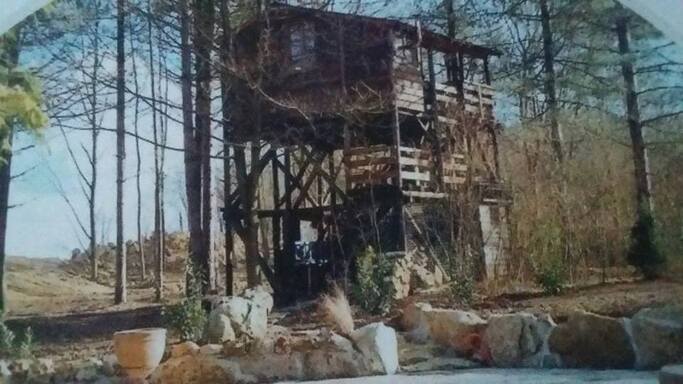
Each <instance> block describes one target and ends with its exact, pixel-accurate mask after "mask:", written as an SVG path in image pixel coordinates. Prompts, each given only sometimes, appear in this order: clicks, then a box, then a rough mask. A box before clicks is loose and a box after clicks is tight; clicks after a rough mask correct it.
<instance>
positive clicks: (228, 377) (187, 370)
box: [150, 354, 236, 384]
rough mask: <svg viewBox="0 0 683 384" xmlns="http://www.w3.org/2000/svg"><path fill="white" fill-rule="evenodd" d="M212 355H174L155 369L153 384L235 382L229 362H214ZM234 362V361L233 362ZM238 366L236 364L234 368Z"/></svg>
mask: <svg viewBox="0 0 683 384" xmlns="http://www.w3.org/2000/svg"><path fill="white" fill-rule="evenodd" d="M215 360H216V359H215V358H214V357H212V356H203V355H199V354H197V355H184V356H180V357H172V358H170V359H168V360H167V361H165V362H164V363H163V364H161V365H160V366H159V367H158V368H157V369H155V370H154V372H153V373H152V375H151V376H150V383H153V384H202V383H220V382H225V383H233V382H234V381H233V378H234V375H233V370H231V369H230V368H228V367H227V366H228V364H227V363H226V364H218V363H216V364H212V363H213V362H214V361H215ZM233 364H234V363H233ZM235 367H236V364H234V366H233V368H235Z"/></svg>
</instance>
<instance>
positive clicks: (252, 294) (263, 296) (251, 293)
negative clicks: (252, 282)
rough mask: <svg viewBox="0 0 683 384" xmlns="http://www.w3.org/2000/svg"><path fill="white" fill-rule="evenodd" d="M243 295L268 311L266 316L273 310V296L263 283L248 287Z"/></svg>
mask: <svg viewBox="0 0 683 384" xmlns="http://www.w3.org/2000/svg"><path fill="white" fill-rule="evenodd" d="M242 297H243V298H245V299H247V300H251V302H252V303H253V304H254V305H255V306H257V307H260V308H262V309H264V310H265V311H266V316H267V315H269V314H270V313H271V312H272V311H273V303H274V302H273V296H272V295H271V294H270V292H268V291H267V290H266V288H265V287H263V286H262V285H259V286H256V287H254V288H248V289H246V290H245V291H244V292H243V293H242Z"/></svg>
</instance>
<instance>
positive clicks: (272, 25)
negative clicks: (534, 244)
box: [225, 5, 507, 295]
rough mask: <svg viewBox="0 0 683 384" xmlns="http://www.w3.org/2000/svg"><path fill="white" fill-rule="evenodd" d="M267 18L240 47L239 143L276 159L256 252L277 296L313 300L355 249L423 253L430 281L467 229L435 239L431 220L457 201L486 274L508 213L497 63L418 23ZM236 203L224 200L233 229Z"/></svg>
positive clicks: (291, 14) (242, 34)
mask: <svg viewBox="0 0 683 384" xmlns="http://www.w3.org/2000/svg"><path fill="white" fill-rule="evenodd" d="M264 19H265V20H263V19H262V20H253V21H251V22H249V23H246V24H245V25H244V26H243V27H242V28H241V29H240V31H239V32H238V33H237V34H236V36H235V52H236V54H235V57H236V60H235V63H234V64H233V65H234V66H235V68H236V72H237V73H238V74H240V75H239V76H237V77H238V79H236V80H235V81H234V84H233V88H232V100H233V105H234V111H233V126H234V131H233V139H234V140H238V141H241V142H244V143H250V145H260V146H261V147H263V150H262V153H266V155H264V158H265V156H270V157H269V158H268V161H270V162H271V164H270V166H269V167H268V168H266V170H265V171H264V173H263V174H262V175H260V176H261V177H262V179H263V182H262V183H261V184H260V185H261V187H262V191H267V193H268V194H272V195H273V196H272V199H270V201H267V200H268V199H265V200H263V199H262V203H261V206H260V209H259V211H258V215H259V217H260V218H262V219H264V220H271V222H270V224H269V227H270V231H271V236H272V238H271V239H265V238H263V236H262V238H261V241H265V242H267V243H269V244H268V247H266V248H269V249H271V251H270V252H271V255H263V256H264V259H269V260H270V265H271V266H272V267H273V269H274V270H273V273H272V275H273V276H276V279H277V276H279V277H280V278H279V280H278V281H279V283H278V284H279V287H280V289H281V290H286V291H289V292H290V293H292V292H302V291H303V292H309V293H314V292H315V291H316V290H317V289H319V288H320V287H321V286H322V285H323V284H324V280H325V279H326V278H329V277H335V276H338V275H339V274H340V271H344V272H348V270H349V269H353V256H352V255H353V254H355V253H357V252H358V248H359V247H360V246H361V244H364V245H366V244H372V245H374V247H375V248H380V250H381V252H382V253H384V254H388V255H393V257H396V258H397V260H400V259H401V258H407V257H417V256H416V255H417V254H418V253H420V254H421V257H422V258H423V259H425V260H427V261H424V262H422V264H424V265H423V267H425V268H426V269H431V270H432V272H434V273H437V272H438V271H436V269H440V268H443V267H441V266H440V265H439V261H438V260H439V257H437V256H438V254H439V253H443V252H448V251H449V248H453V249H454V248H455V247H456V244H453V243H449V242H457V234H456V233H454V232H458V231H457V230H456V228H459V227H461V226H462V225H464V223H452V222H449V223H447V224H446V225H441V224H439V225H436V224H435V225H434V226H436V227H439V228H440V229H439V230H438V231H437V232H439V231H441V233H432V232H433V231H431V230H430V229H426V228H425V227H426V226H429V224H428V222H429V220H431V219H430V218H429V217H427V216H429V212H430V210H432V211H433V210H434V209H435V208H434V207H437V210H438V207H439V206H441V207H444V206H445V205H449V206H450V207H451V208H453V207H452V205H453V204H454V202H455V203H457V201H458V200H457V199H455V198H454V197H453V196H455V195H457V194H458V193H461V194H462V193H463V191H464V190H465V189H467V191H474V192H475V193H474V195H475V196H476V199H477V201H476V205H477V209H476V215H474V216H473V217H472V220H475V221H476V223H475V224H476V226H477V227H478V228H480V231H478V235H479V237H480V238H479V240H480V241H479V244H478V245H477V246H476V247H475V248H478V249H477V250H476V251H477V252H475V253H476V256H474V257H476V258H477V259H478V260H477V261H478V262H479V261H481V262H482V263H483V264H486V265H487V266H488V267H489V272H491V268H490V267H491V265H493V263H494V261H495V259H499V258H500V257H501V255H502V254H503V249H504V239H505V233H504V232H505V228H504V212H505V205H506V201H507V198H506V194H505V193H504V190H505V189H504V188H503V186H502V185H501V183H500V180H499V176H498V160H497V152H498V148H497V142H498V135H499V133H500V132H499V125H498V124H497V123H496V122H495V119H494V116H493V105H494V94H495V93H494V89H493V88H492V86H491V76H490V72H489V61H490V60H491V58H492V57H494V56H496V55H497V54H498V53H497V52H496V51H495V50H493V49H490V48H486V47H483V46H479V45H475V44H471V43H467V42H463V41H458V40H453V39H450V38H448V37H446V36H444V35H441V34H438V33H435V32H432V31H429V30H427V29H425V28H422V27H421V26H420V24H419V23H418V22H414V23H407V22H402V21H396V20H391V19H384V18H376V17H367V16H360V15H349V14H343V13H336V12H329V11H322V10H314V9H310V8H303V7H296V6H288V5H279V6H273V7H272V8H271V9H270V10H269V11H268V12H267V14H266V15H265V16H264ZM264 36H265V37H264ZM234 140H233V141H234ZM266 173H269V174H270V176H269V177H263V176H264V175H265V174H266ZM468 194H469V195H472V193H469V192H468ZM240 201H241V200H240V196H239V191H236V192H234V193H233V194H232V195H231V196H230V197H229V198H228V199H227V201H226V207H227V208H228V209H226V210H225V214H226V220H228V222H229V221H230V220H239V217H240V215H241V214H243V212H242V213H241V212H240V209H241V208H240ZM481 215H484V216H486V217H482V216H481ZM452 220H453V219H452V218H450V219H448V220H446V221H452ZM482 223H483V224H484V225H482ZM442 224H443V223H442ZM471 224H472V223H467V225H471ZM430 231H431V232H430ZM435 238H442V239H436V240H435ZM487 238H492V239H494V240H495V242H496V244H495V246H492V245H490V244H489V245H487V244H486V241H487ZM437 240H438V241H439V242H440V243H441V245H440V247H441V248H444V249H442V250H441V251H436V250H435V249H434V248H435V247H436V245H435V242H436V241H437ZM446 243H447V244H446ZM444 244H446V245H444ZM364 245H363V246H364ZM487 246H488V247H489V249H488V250H487ZM411 263H412V261H411ZM482 272H483V270H482ZM441 273H443V271H441ZM304 282H305V284H304ZM302 284H303V285H302ZM292 294H293V293H292ZM285 295H286V294H285Z"/></svg>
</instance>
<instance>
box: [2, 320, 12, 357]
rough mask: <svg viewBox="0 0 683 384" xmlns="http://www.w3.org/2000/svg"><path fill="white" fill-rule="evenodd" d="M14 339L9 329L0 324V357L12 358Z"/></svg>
mask: <svg viewBox="0 0 683 384" xmlns="http://www.w3.org/2000/svg"><path fill="white" fill-rule="evenodd" d="M15 339H16V337H15V336H14V332H13V331H12V330H11V329H9V328H8V327H7V326H6V325H5V323H1V322H0V356H2V357H12V356H14V341H15Z"/></svg>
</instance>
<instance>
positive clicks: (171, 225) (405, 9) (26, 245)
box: [7, 0, 501, 258]
mask: <svg viewBox="0 0 683 384" xmlns="http://www.w3.org/2000/svg"><path fill="white" fill-rule="evenodd" d="M343 3H344V1H338V2H337V4H339V6H338V8H337V9H338V10H343V8H344V7H343ZM384 3H385V1H384V0H381V1H376V0H374V1H373V0H370V1H367V2H366V4H371V5H374V6H377V7H381V9H383V11H382V12H381V13H384V12H385V11H384V10H387V11H386V12H390V13H391V15H394V16H407V15H410V14H411V13H413V10H414V9H415V8H414V7H413V4H417V5H420V6H423V7H425V3H426V2H420V1H411V0H397V1H394V2H393V6H391V7H389V8H384V7H383V5H384ZM368 11H369V13H375V12H373V11H372V10H368ZM141 63H143V60H139V61H138V65H140V66H141ZM24 64H25V65H28V66H30V65H31V63H24ZM128 64H129V66H130V63H128ZM105 68H106V70H107V71H109V72H112V73H113V70H114V65H113V62H108V63H105ZM139 72H140V78H141V79H142V82H141V84H140V87H141V89H147V88H148V87H149V85H148V83H147V81H146V80H145V79H146V78H148V77H149V76H148V71H146V70H145V68H141V69H140V70H139ZM170 99H171V100H174V101H176V102H178V101H179V100H180V92H179V90H178V89H177V88H176V87H173V85H172V84H171V88H170ZM500 101H501V100H499V103H500ZM499 107H500V105H499ZM127 113H128V118H129V119H128V123H127V129H128V130H131V131H132V129H133V127H132V119H131V116H132V113H133V110H132V107H129V109H128V112H127ZM178 118H179V116H178ZM169 124H170V125H169V143H168V144H169V145H171V146H176V147H182V127H181V126H180V125H178V124H174V123H173V122H170V123H169ZM151 125H152V123H151V115H150V114H149V113H145V114H143V115H142V116H141V119H140V122H139V126H140V130H141V135H143V136H146V137H150V138H151V136H152V133H151ZM103 126H104V127H106V128H114V127H115V113H114V111H113V110H112V111H108V112H106V113H105V114H104V118H103ZM68 135H69V139H70V140H71V142H72V146H73V147H74V148H76V149H77V153H79V158H80V160H81V161H83V160H84V158H83V157H82V155H81V154H80V151H78V148H79V142H82V143H87V141H88V140H89V136H88V132H77V131H70V132H68ZM29 144H36V147H35V148H34V149H31V150H27V151H23V152H21V153H19V154H18V155H16V157H15V158H14V162H13V173H14V174H17V173H20V172H22V171H24V170H27V169H33V170H32V171H30V172H29V173H27V175H26V176H25V177H22V178H20V179H17V180H15V181H14V182H13V183H12V187H11V195H10V204H11V205H17V207H16V208H13V209H11V210H10V213H9V224H8V234H7V241H8V244H7V247H8V249H7V251H8V253H9V254H10V255H15V256H29V257H59V258H68V257H69V256H70V254H71V250H72V249H74V248H77V247H82V246H83V245H84V244H86V239H85V237H84V236H83V234H82V232H81V230H80V229H79V227H78V224H77V222H76V220H75V218H74V215H73V214H72V212H71V211H70V210H69V208H68V206H67V204H66V203H65V201H64V198H63V197H62V195H61V194H60V189H63V191H64V192H65V193H66V194H67V195H68V197H69V199H70V200H71V201H72V203H73V205H74V207H75V208H76V210H77V211H78V212H79V214H80V215H81V217H82V219H83V220H87V216H86V212H87V204H86V201H85V199H84V196H83V194H82V193H81V190H80V186H79V182H78V175H77V172H76V169H75V168H74V166H73V164H72V162H71V160H70V158H69V155H68V152H67V149H66V146H65V144H64V139H63V137H62V135H61V133H60V131H59V129H58V128H57V127H48V128H47V129H46V130H45V133H44V136H43V137H42V138H40V139H35V138H33V137H29V136H26V135H23V134H19V135H18V137H17V141H16V148H20V147H24V146H26V145H29ZM114 144H115V136H114V133H111V132H103V133H102V134H101V136H100V151H99V153H98V154H99V157H100V168H99V178H100V182H99V184H98V198H97V204H96V211H97V220H98V222H99V223H98V229H97V230H98V232H99V234H98V241H99V240H103V241H105V242H108V241H112V240H113V238H114V235H115V226H114V218H115V216H114V209H115V201H116V195H115V176H114V175H115V157H114V155H115V145H114ZM126 145H127V152H128V156H127V159H126V172H125V174H126V183H125V192H124V196H125V201H126V204H125V212H124V217H125V237H126V238H127V239H132V238H135V237H136V228H135V210H136V206H135V203H136V199H137V194H136V191H135V163H136V157H135V141H134V139H133V138H132V137H128V138H127V143H126ZM141 151H142V159H143V160H142V162H143V168H142V172H141V178H142V194H143V208H142V212H143V215H142V226H143V230H144V231H145V232H149V231H151V229H152V223H153V220H152V219H153V217H152V213H153V207H152V202H153V199H152V196H153V178H154V173H153V168H152V166H153V160H152V159H153V157H152V153H153V148H152V147H151V145H149V144H145V143H141ZM219 172H221V168H220V164H215V166H214V174H217V173H219ZM166 173H167V186H166V194H165V201H166V208H167V229H168V230H169V231H173V230H176V229H178V228H179V224H178V222H179V220H178V216H179V214H182V215H183V216H185V214H184V212H183V209H182V203H181V199H182V196H183V195H184V187H183V185H184V184H183V183H184V178H183V167H182V154H181V153H179V152H170V151H169V152H167V168H166Z"/></svg>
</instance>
